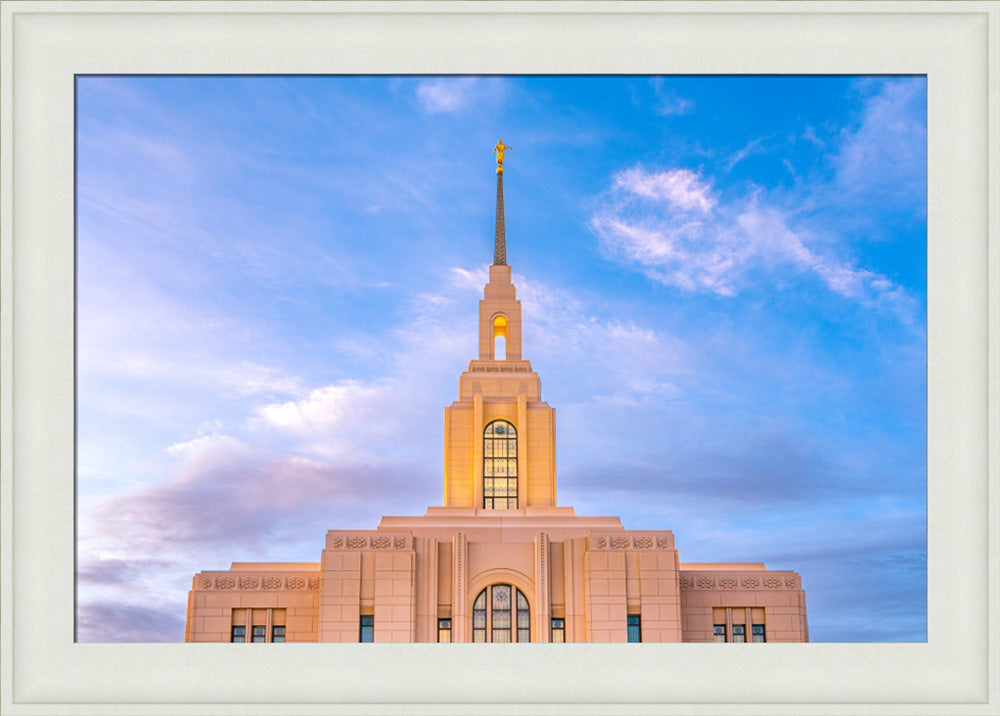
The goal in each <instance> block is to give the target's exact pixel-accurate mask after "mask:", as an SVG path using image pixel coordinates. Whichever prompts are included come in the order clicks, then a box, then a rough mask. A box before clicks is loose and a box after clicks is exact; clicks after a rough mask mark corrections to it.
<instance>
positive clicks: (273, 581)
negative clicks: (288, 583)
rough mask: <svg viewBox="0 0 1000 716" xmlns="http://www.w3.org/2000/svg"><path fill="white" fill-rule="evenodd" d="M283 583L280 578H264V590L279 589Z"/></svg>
mask: <svg viewBox="0 0 1000 716" xmlns="http://www.w3.org/2000/svg"><path fill="white" fill-rule="evenodd" d="M284 581H285V580H283V579H282V578H281V577H264V589H281V584H282V582H284Z"/></svg>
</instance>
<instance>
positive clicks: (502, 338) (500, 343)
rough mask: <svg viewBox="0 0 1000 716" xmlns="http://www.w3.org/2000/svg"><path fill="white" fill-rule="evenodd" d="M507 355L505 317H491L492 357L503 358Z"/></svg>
mask: <svg viewBox="0 0 1000 716" xmlns="http://www.w3.org/2000/svg"><path fill="white" fill-rule="evenodd" d="M506 357H507V317H506V316H497V317H496V318H494V319H493V359H494V360H504V359H505V358H506Z"/></svg>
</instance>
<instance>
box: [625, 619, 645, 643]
mask: <svg viewBox="0 0 1000 716" xmlns="http://www.w3.org/2000/svg"><path fill="white" fill-rule="evenodd" d="M628 640H629V643H632V644H638V643H639V642H641V641H642V624H641V620H640V618H639V615H638V614H629V616H628Z"/></svg>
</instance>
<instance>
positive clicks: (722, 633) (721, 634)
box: [714, 624, 726, 644]
mask: <svg viewBox="0 0 1000 716" xmlns="http://www.w3.org/2000/svg"><path fill="white" fill-rule="evenodd" d="M714 631H715V641H716V642H717V643H719V644H724V643H725V642H726V625H725V624H716V625H715V628H714Z"/></svg>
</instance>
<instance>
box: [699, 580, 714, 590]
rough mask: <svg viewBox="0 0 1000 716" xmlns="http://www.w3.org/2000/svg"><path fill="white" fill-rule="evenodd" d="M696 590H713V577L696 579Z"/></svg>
mask: <svg viewBox="0 0 1000 716" xmlns="http://www.w3.org/2000/svg"><path fill="white" fill-rule="evenodd" d="M697 584H698V589H715V577H698V580H697Z"/></svg>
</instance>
